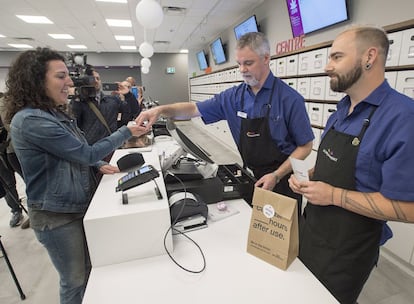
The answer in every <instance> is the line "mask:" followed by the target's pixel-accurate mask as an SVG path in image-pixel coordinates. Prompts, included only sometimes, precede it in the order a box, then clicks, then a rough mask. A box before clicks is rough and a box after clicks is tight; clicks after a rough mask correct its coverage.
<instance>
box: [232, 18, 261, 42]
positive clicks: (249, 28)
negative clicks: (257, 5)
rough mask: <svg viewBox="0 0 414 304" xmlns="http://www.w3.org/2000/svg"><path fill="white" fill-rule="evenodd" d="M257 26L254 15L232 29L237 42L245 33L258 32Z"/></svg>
mask: <svg viewBox="0 0 414 304" xmlns="http://www.w3.org/2000/svg"><path fill="white" fill-rule="evenodd" d="M258 31H259V26H258V25H257V20H256V15H253V16H250V17H249V18H247V19H246V20H244V21H243V22H241V23H240V24H238V25H236V26H235V27H234V34H235V35H236V39H237V40H239V38H240V37H241V36H243V35H244V34H246V33H251V32H258Z"/></svg>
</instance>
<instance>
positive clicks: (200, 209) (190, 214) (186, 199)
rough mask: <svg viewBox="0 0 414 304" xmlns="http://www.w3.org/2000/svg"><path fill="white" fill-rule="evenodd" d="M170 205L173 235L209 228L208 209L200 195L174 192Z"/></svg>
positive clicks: (169, 200)
mask: <svg viewBox="0 0 414 304" xmlns="http://www.w3.org/2000/svg"><path fill="white" fill-rule="evenodd" d="M168 203H169V206H170V216H171V225H172V227H173V234H174V233H176V232H177V231H179V232H187V231H191V230H195V229H201V228H205V227H207V217H208V207H207V204H206V203H204V202H203V200H202V199H201V197H200V196H199V195H198V194H195V193H191V192H187V191H180V192H174V193H172V194H171V195H170V197H169V199H168Z"/></svg>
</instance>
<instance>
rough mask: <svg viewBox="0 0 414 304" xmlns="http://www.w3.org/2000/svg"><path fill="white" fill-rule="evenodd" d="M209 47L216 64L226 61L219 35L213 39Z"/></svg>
mask: <svg viewBox="0 0 414 304" xmlns="http://www.w3.org/2000/svg"><path fill="white" fill-rule="evenodd" d="M210 48H211V53H212V54H213V59H214V62H215V63H216V64H221V63H224V62H226V61H227V58H226V53H225V52H224V47H223V43H222V42H221V38H220V37H219V38H217V39H216V40H214V41H213V43H212V44H211V45H210Z"/></svg>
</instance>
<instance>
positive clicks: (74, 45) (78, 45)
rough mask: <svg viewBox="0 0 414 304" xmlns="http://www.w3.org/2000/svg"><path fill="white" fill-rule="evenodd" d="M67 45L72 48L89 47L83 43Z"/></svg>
mask: <svg viewBox="0 0 414 304" xmlns="http://www.w3.org/2000/svg"><path fill="white" fill-rule="evenodd" d="M67 47H68V48H71V49H87V47H86V46H85V45H83V44H68V45H67Z"/></svg>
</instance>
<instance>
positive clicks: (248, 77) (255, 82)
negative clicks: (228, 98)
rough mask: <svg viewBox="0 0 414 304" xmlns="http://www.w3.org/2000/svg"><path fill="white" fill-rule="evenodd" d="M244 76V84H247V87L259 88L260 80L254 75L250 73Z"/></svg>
mask: <svg viewBox="0 0 414 304" xmlns="http://www.w3.org/2000/svg"><path fill="white" fill-rule="evenodd" d="M242 76H243V79H244V82H245V83H246V84H247V85H249V86H251V87H255V86H257V85H258V84H259V80H257V79H256V78H255V77H254V76H253V75H251V74H250V73H246V74H243V75H242Z"/></svg>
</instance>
